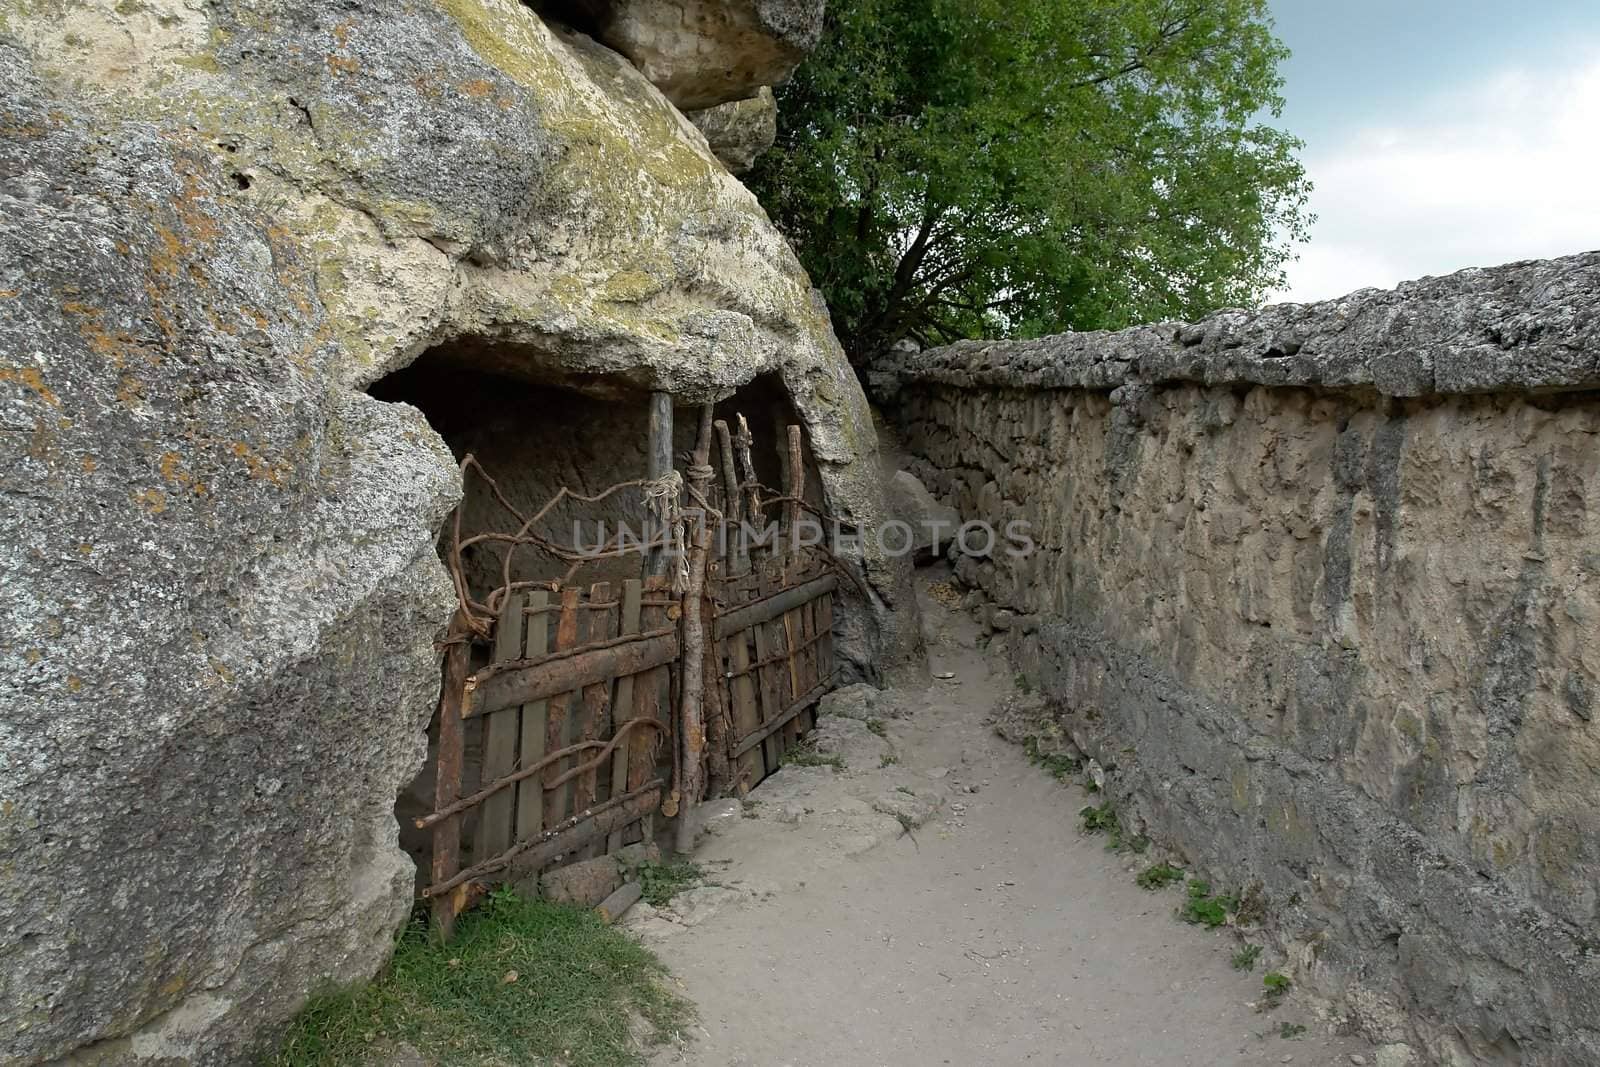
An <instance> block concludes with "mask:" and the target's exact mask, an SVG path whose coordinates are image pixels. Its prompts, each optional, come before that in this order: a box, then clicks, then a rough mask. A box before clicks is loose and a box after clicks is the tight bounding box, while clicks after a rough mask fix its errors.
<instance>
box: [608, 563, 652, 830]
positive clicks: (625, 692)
mask: <svg viewBox="0 0 1600 1067" xmlns="http://www.w3.org/2000/svg"><path fill="white" fill-rule="evenodd" d="M643 599H644V583H643V582H641V581H639V579H637V578H630V579H629V580H628V581H625V582H623V583H622V613H621V615H620V616H619V617H618V621H617V626H618V629H620V630H621V636H623V637H627V636H629V635H632V634H636V633H638V632H639V618H640V612H641V607H640V601H641V600H643ZM633 685H634V676H633V675H631V674H625V675H623V676H622V677H620V678H618V679H617V693H616V700H614V701H613V702H612V704H611V732H612V734H613V736H615V734H616V732H617V730H618V729H619V728H621V727H622V726H623V724H624V723H626V722H628V721H630V720H631V719H632V718H633V717H634V716H636V715H637V714H638V708H636V707H635V706H634V703H633ZM650 740H651V739H650V738H648V737H638V738H630V739H629V740H628V741H627V743H625V744H624V745H622V746H621V747H620V748H618V749H617V751H616V754H615V755H614V756H612V758H611V777H610V779H609V780H608V781H607V782H606V797H607V799H610V798H611V797H616V796H621V795H622V794H623V793H626V792H627V791H628V759H629V753H630V752H631V751H632V749H633V748H634V747H635V746H636V745H647V744H649V742H650ZM621 847H622V831H621V830H620V829H618V830H614V831H612V833H611V835H610V836H609V837H607V838H606V851H607V852H615V851H617V849H619V848H621Z"/></svg>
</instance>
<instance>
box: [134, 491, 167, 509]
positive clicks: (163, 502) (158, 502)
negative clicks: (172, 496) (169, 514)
mask: <svg viewBox="0 0 1600 1067" xmlns="http://www.w3.org/2000/svg"><path fill="white" fill-rule="evenodd" d="M133 499H134V502H135V503H137V504H138V505H139V506H141V507H143V508H144V509H145V510H146V511H148V512H149V513H150V514H152V515H159V514H161V513H162V512H163V511H166V510H167V494H165V493H163V492H162V491H161V490H159V489H145V490H143V491H142V492H138V493H135V494H133Z"/></svg>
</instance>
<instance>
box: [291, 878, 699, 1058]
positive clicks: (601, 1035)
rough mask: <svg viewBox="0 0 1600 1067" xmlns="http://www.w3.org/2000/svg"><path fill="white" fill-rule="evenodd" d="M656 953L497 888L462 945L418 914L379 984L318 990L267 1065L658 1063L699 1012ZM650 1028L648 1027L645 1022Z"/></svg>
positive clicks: (586, 918) (469, 922)
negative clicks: (408, 1054)
mask: <svg viewBox="0 0 1600 1067" xmlns="http://www.w3.org/2000/svg"><path fill="white" fill-rule="evenodd" d="M666 975H667V972H666V968H665V967H663V966H662V964H661V962H660V961H659V960H657V959H656V958H655V956H654V955H653V954H651V953H650V952H649V951H648V950H647V949H645V948H644V947H643V946H641V945H639V944H638V943H637V942H635V941H633V940H631V939H630V938H629V937H627V936H626V935H625V934H623V933H622V932H621V931H619V930H615V929H612V928H611V927H608V926H606V925H604V924H603V923H601V922H600V920H599V919H598V918H596V917H595V915H594V914H593V913H592V912H590V911H587V910H583V909H578V908H572V907H567V906H564V905H556V904H549V903H545V902H543V901H536V900H523V899H521V898H519V897H517V896H515V895H514V894H511V893H509V892H505V891H502V892H499V893H496V894H495V895H494V896H493V897H492V898H491V899H490V901H488V902H487V903H485V904H484V905H483V906H482V907H480V908H478V909H476V910H474V911H471V912H469V913H467V914H466V915H463V916H462V917H461V920H460V922H459V923H458V925H457V927H456V936H455V939H454V940H452V941H451V942H450V943H449V944H448V945H441V944H438V943H437V941H436V939H434V938H433V937H431V936H430V934H429V930H428V926H427V922H426V920H425V919H423V918H421V917H418V918H416V919H414V920H413V921H412V922H411V924H410V925H409V926H408V927H407V928H406V930H405V932H404V933H403V934H402V935H401V937H400V940H399V943H398V945H397V946H396V949H395V954H394V959H393V961H392V962H391V963H390V964H389V966H388V967H387V968H386V969H385V970H384V971H383V973H382V974H380V975H379V976H378V977H377V978H376V979H374V980H373V981H372V982H370V983H367V984H364V985H360V986H356V987H352V988H349V989H345V990H340V991H335V992H328V993H325V994H322V995H320V996H316V997H314V998H313V999H312V1001H311V1002H310V1003H309V1004H308V1005H306V1007H305V1009H304V1010H303V1011H302V1012H301V1013H300V1014H299V1016H297V1017H296V1018H295V1020H294V1022H293V1023H291V1024H290V1028H289V1031H288V1033H287V1034H286V1035H285V1037H284V1040H283V1043H282V1044H281V1046H280V1047H279V1049H278V1051H277V1053H276V1054H275V1055H273V1056H272V1057H271V1058H269V1059H267V1060H266V1061H265V1063H266V1065H267V1067H340V1065H346V1064H350V1065H354V1064H362V1063H366V1062H369V1058H370V1057H372V1056H374V1055H375V1054H377V1053H378V1052H379V1051H380V1050H382V1049H384V1048H392V1047H393V1046H394V1045H396V1044H398V1043H402V1042H403V1043H405V1044H409V1045H411V1046H413V1047H415V1048H416V1049H417V1051H419V1052H420V1053H422V1055H423V1056H424V1057H426V1058H427V1059H429V1060H432V1061H434V1062H437V1063H441V1064H443V1063H448V1064H451V1065H452V1067H489V1065H491V1064H493V1065H500V1064H508V1063H553V1062H560V1063H562V1064H565V1065H568V1067H613V1065H616V1067H627V1065H636V1064H642V1063H644V1062H645V1050H644V1049H643V1048H641V1047H640V1044H639V1042H640V1037H641V1035H642V1036H643V1039H644V1040H645V1041H647V1042H648V1043H650V1044H661V1043H664V1042H666V1041H668V1040H671V1039H672V1037H673V1036H674V1035H675V1034H677V1033H679V1032H681V1031H682V1030H683V1028H684V1026H685V1025H686V1023H687V1022H688V1020H689V1019H690V1018H691V1017H692V1014H693V1007H692V1006H691V1005H690V1004H689V1003H688V1002H687V1001H685V1000H684V999H683V998H681V997H679V996H677V995H676V994H674V993H673V992H672V991H671V990H670V989H669V988H668V987H667V985H666V984H665V979H666ZM635 1019H638V1020H642V1021H643V1025H637V1024H635V1022H634V1020H635Z"/></svg>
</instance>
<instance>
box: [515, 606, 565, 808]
mask: <svg viewBox="0 0 1600 1067" xmlns="http://www.w3.org/2000/svg"><path fill="white" fill-rule="evenodd" d="M578 593H579V591H578V590H577V589H575V588H574V589H563V590H561V614H560V615H559V616H557V618H556V651H557V652H561V651H563V650H565V649H569V648H571V647H572V646H573V645H575V644H577V643H578ZM574 658H576V657H574ZM562 662H566V661H562ZM538 696H548V697H549V704H548V705H547V714H546V716H545V730H544V743H545V751H546V752H554V751H555V750H556V749H558V748H565V747H566V746H567V720H568V718H569V714H568V713H569V711H570V710H571V707H572V694H571V693H570V692H556V693H548V692H535V693H533V695H530V696H526V697H522V698H521V699H524V700H529V699H536V698H537V697H538ZM559 777H561V767H560V765H559V764H552V765H551V766H550V767H549V768H548V769H547V770H546V771H545V779H544V780H545V785H546V787H547V788H548V787H550V785H551V783H553V782H554V781H555V780H556V779H557V778H559ZM571 789H572V787H571V786H570V785H567V786H562V787H559V788H550V789H549V792H548V795H547V796H546V797H545V800H544V824H545V826H546V827H547V828H548V827H551V826H555V825H557V824H559V823H561V822H562V821H564V820H565V819H566V818H567V813H568V812H569V811H570V810H571V809H570V808H569V806H568V804H567V796H568V794H569V793H570V792H571Z"/></svg>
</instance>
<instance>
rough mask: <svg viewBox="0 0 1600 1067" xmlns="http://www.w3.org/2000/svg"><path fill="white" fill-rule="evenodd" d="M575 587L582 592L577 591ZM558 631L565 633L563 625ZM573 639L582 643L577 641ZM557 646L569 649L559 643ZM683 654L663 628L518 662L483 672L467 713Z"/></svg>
mask: <svg viewBox="0 0 1600 1067" xmlns="http://www.w3.org/2000/svg"><path fill="white" fill-rule="evenodd" d="M570 592H573V593H576V592H577V590H570ZM576 615H577V612H576V611H574V616H576ZM591 621H593V620H591ZM574 622H576V619H574ZM558 626H559V624H558ZM557 633H558V637H559V629H558V631H557ZM573 643H574V644H576V643H577V642H576V640H574V642H573ZM558 644H559V641H558ZM556 651H557V652H561V651H563V650H562V649H560V648H559V647H558V648H557V649H556ZM677 658H678V635H677V634H676V633H674V632H672V631H670V630H661V631H658V632H656V633H649V634H641V635H639V636H637V637H634V638H633V639H632V640H629V641H626V642H621V643H618V642H614V641H613V642H611V643H610V647H607V648H594V649H590V650H589V651H587V652H584V651H579V652H577V653H575V654H573V655H560V656H551V657H550V658H548V659H546V660H545V661H543V662H542V663H535V664H533V665H532V666H526V667H522V666H519V667H514V668H512V669H511V670H505V671H501V672H499V673H497V674H487V675H486V674H484V673H483V672H480V674H479V676H478V678H479V680H478V684H477V685H476V687H474V688H473V689H472V690H471V692H470V693H469V694H468V695H467V699H466V701H465V704H464V707H463V709H462V710H463V714H464V715H465V716H467V717H470V716H473V715H480V714H485V713H487V712H493V711H497V710H499V709H501V708H509V707H514V706H515V705H517V704H526V703H528V702H529V701H533V700H539V699H541V698H545V697H553V696H556V695H557V694H560V693H569V692H572V691H573V690H577V689H583V688H584V687H586V686H591V685H599V684H600V683H601V682H603V681H605V680H607V679H610V678H619V677H621V676H623V675H625V674H638V673H639V672H640V671H646V670H649V669H650V668H651V667H658V666H660V665H661V664H663V663H671V662H672V661H673V660H675V659H677Z"/></svg>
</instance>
